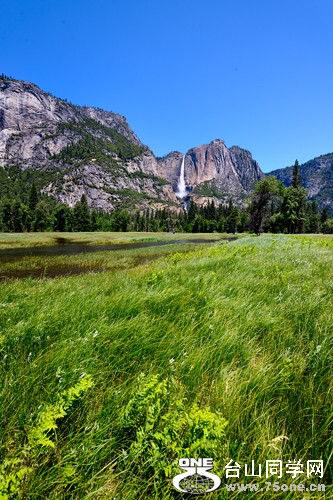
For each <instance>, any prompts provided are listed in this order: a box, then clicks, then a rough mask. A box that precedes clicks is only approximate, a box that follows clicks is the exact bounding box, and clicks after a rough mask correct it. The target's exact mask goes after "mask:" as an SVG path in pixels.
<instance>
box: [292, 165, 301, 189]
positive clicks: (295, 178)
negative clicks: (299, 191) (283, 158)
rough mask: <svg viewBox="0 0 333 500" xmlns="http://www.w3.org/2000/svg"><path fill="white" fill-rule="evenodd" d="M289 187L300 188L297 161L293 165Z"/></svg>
mask: <svg viewBox="0 0 333 500" xmlns="http://www.w3.org/2000/svg"><path fill="white" fill-rule="evenodd" d="M291 185H292V186H293V187H294V188H299V187H302V180H301V174H300V170H299V163H298V160H296V161H295V164H294V166H293V177H292V183H291Z"/></svg>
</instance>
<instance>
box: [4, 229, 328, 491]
mask: <svg viewBox="0 0 333 500" xmlns="http://www.w3.org/2000/svg"><path fill="white" fill-rule="evenodd" d="M332 241H333V240H332V239H329V238H323V239H320V238H315V239H314V238H309V237H294V238H292V237H284V236H261V237H260V238H253V237H246V238H243V239H242V240H239V241H236V242H233V243H229V244H226V243H223V244H222V243H221V244H216V245H215V246H214V247H210V248H200V249H199V250H194V251H193V252H191V253H186V254H182V253H180V252H177V249H176V250H175V253H174V254H172V255H168V256H166V257H162V258H161V259H159V260H157V261H154V262H149V263H146V264H143V265H140V266H137V267H135V268H131V269H125V270H124V269H119V270H113V271H112V272H105V273H103V274H99V275H85V276H80V277H71V278H59V279H55V280H32V279H27V280H23V281H20V282H18V281H12V282H7V283H6V284H4V285H3V286H2V287H1V290H0V315H1V317H0V318H1V319H0V328H1V333H0V335H1V337H0V338H1V344H0V352H1V354H0V360H1V365H0V366H1V393H0V394H1V421H2V425H1V428H2V431H1V434H2V435H1V450H0V451H1V456H2V459H3V460H5V461H6V462H5V464H7V465H5V467H3V468H2V472H1V469H0V479H1V474H2V475H3V477H5V476H6V477H8V476H9V474H12V477H14V478H16V479H17V472H18V471H19V470H20V469H22V468H23V467H26V468H28V469H27V471H25V472H24V474H22V478H19V479H17V482H18V486H17V487H16V489H17V495H18V498H29V499H34V498H36V499H37V498H43V499H44V498H48V499H67V498H68V499H70V498H73V499H84V498H117V499H123V498H124V499H141V498H142V499H144V498H156V499H164V498H165V499H169V498H181V494H179V495H178V493H176V492H174V490H173V488H172V485H171V477H172V475H174V474H178V473H180V470H179V469H178V467H177V460H178V458H181V457H182V454H184V453H195V452H196V450H197V452H198V453H200V456H202V455H203V454H205V453H207V454H208V453H214V456H213V458H214V459H215V465H216V467H215V469H214V470H215V471H217V472H218V473H221V475H223V474H224V466H225V465H226V464H227V463H228V462H229V461H230V460H231V459H232V460H234V461H237V462H238V463H239V464H241V465H243V464H245V463H248V464H250V463H251V460H254V461H255V462H256V463H262V464H264V462H265V461H266V460H268V459H281V460H283V462H284V463H285V462H287V461H288V460H294V459H299V460H301V461H302V462H304V464H305V463H306V461H307V460H310V459H317V460H319V459H322V460H324V465H325V476H324V478H323V479H322V480H321V481H322V482H324V483H326V485H327V487H326V491H327V493H326V497H327V498H331V497H330V495H332V491H333V490H332V489H329V485H330V483H331V481H332V467H331V456H332V449H333V448H332V417H333V411H332V408H333V397H332V387H333V368H332V367H333V334H332V333H333V332H332V330H333V327H332V325H333V309H332V292H333V281H332V277H333V271H332V270H333V253H332V250H333V244H332ZM87 376H89V380H90V378H91V380H92V381H93V386H92V387H90V386H89V388H88V389H87V390H86V391H85V392H84V393H82V394H81V393H80V394H78V396H77V397H76V398H75V400H73V402H72V403H71V405H70V407H68V408H67V409H66V412H65V415H59V414H57V413H54V412H55V411H56V410H54V408H57V409H58V410H59V404H60V403H59V401H62V398H63V397H64V396H63V394H65V393H66V394H67V392H66V391H69V390H70V389H71V388H73V387H77V384H78V383H79V382H80V380H84V378H85V377H87ZM57 405H58V406H57ZM58 410H57V411H58ZM48 411H51V412H52V411H53V413H52V414H53V416H54V415H55V419H54V421H52V419H51V418H50V422H51V423H50V422H49V424H48V425H49V427H48V426H47V425H46V427H45V422H44V420H45V418H44V417H45V412H48ZM43 412H44V413H43ZM41 415H42V416H43V415H44V417H43V418H44V420H42V417H41ZM57 415H58V416H57ZM164 417H167V418H164ZM42 421H43V422H44V424H43V425H44V429H45V433H44V434H45V437H47V438H48V439H50V440H51V441H52V443H53V445H54V446H49V447H48V446H47V445H43V444H42V443H39V444H38V446H37V445H36V446H35V447H30V448H29V451H27V445H28V444H29V435H31V432H32V431H33V432H35V430H36V429H38V428H39V426H41V422H42ZM52 422H53V424H54V423H55V425H56V428H55V427H54V425H52ZM193 422H196V423H195V424H194V423H193ZM214 422H215V425H214ZM226 422H228V423H227V424H226ZM29 433H30V434H29ZM166 436H167V437H166ZM198 436H199V438H198ZM191 440H192V441H191ZM195 443H196V444H195ZM184 456H186V455H184ZM191 456H192V455H191ZM15 460H16V462H15ZM15 474H16V476H15ZM242 474H243V473H241V476H240V477H241V479H240V480H239V482H251V481H250V480H252V479H253V478H245V477H244V474H243V475H242ZM242 479H243V480H242ZM253 480H254V482H260V481H261V482H262V484H264V483H265V481H266V480H267V479H265V478H264V477H263V478H262V479H261V480H260V479H259V478H254V479H253ZM301 481H306V478H305V479H304V477H302V478H301ZM280 482H283V483H290V482H296V480H293V479H291V478H290V477H286V476H284V477H283V479H281V480H280ZM310 482H315V481H314V480H313V479H312V480H311V481H310ZM13 495H14V493H13ZM248 495H249V496H250V494H248ZM272 495H273V493H270V494H269V493H265V492H263V493H259V494H256V497H257V498H271V496H272ZM290 495H291V494H290ZM307 495H308V496H307ZM321 495H322V496H321V497H320V498H324V496H323V494H321ZM211 496H212V497H214V498H234V497H235V498H236V497H237V498H238V496H239V494H237V493H229V494H227V493H226V492H225V490H224V489H223V488H221V489H220V490H218V492H217V493H215V494H212V495H211ZM13 498H14V497H13ZM274 498H293V497H292V496H290V497H289V496H288V494H286V493H275V496H274ZM303 498H312V497H310V493H309V494H305V496H304V497H303ZM316 498H319V494H317V496H316Z"/></svg>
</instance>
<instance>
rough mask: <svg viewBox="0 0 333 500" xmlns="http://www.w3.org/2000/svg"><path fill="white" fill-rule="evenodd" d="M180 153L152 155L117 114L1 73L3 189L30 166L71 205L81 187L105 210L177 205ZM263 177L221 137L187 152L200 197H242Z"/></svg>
mask: <svg viewBox="0 0 333 500" xmlns="http://www.w3.org/2000/svg"><path fill="white" fill-rule="evenodd" d="M182 159H183V154H182V153H179V152H173V153H170V154H169V155H167V156H166V157H164V158H161V159H157V158H156V157H155V155H154V154H153V152H152V151H151V150H150V149H149V148H148V147H147V146H145V145H143V144H142V142H141V141H140V139H139V138H138V137H137V136H136V134H135V133H134V132H133V131H132V129H131V128H130V126H129V125H128V123H127V121H126V119H125V118H124V117H123V116H121V115H119V114H117V113H114V112H111V111H104V110H101V109H97V108H92V107H87V106H76V105H73V104H71V103H68V102H67V101H66V100H63V99H59V98H56V97H54V96H53V95H51V94H49V93H47V92H44V91H42V90H41V89H40V88H39V87H38V86H36V85H34V84H33V83H29V82H25V81H19V80H14V79H8V78H6V77H1V78H0V167H3V169H4V170H3V171H2V172H0V175H2V176H3V179H5V181H6V182H5V184H6V186H7V188H6V189H8V190H9V189H10V182H11V181H10V179H11V176H13V178H12V182H13V183H15V178H14V174H13V172H17V171H29V172H31V173H32V174H33V178H34V179H36V180H37V182H38V183H39V184H38V188H39V189H41V190H42V192H43V193H45V194H47V195H50V196H52V197H54V198H55V199H56V200H57V201H59V202H63V203H65V204H67V205H69V206H74V205H75V203H76V202H77V201H79V199H80V198H81V196H82V194H83V193H84V194H86V196H87V199H88V203H89V206H90V207H93V208H96V209H102V210H105V211H109V210H112V209H113V208H116V207H122V206H123V207H132V208H133V207H138V208H149V207H150V208H154V209H156V208H162V207H166V206H169V207H172V206H173V207H175V208H176V207H180V206H181V204H180V200H179V199H178V198H177V197H176V195H175V190H176V186H177V182H178V179H179V175H180V168H181V163H182ZM7 174H8V175H7ZM262 176H263V173H262V172H261V170H260V168H259V165H258V163H257V162H256V161H255V160H253V158H252V156H251V153H250V152H249V151H246V150H244V149H241V148H240V147H238V146H233V147H231V148H229V149H228V148H227V147H226V145H225V143H224V142H223V141H222V140H220V139H217V140H215V141H212V142H211V143H209V144H205V145H202V146H199V147H195V148H192V149H191V150H189V151H188V152H187V153H186V154H185V182H186V184H187V186H188V192H189V194H190V196H192V197H193V198H194V199H195V201H197V202H198V203H206V202H207V200H208V199H214V200H215V201H216V203H221V202H227V201H228V200H229V199H230V198H231V199H233V200H234V201H235V202H236V203H239V202H242V200H243V201H244V199H245V198H246V197H247V196H248V194H249V192H250V190H251V188H252V187H253V184H254V182H255V181H256V180H258V179H259V178H260V177H262ZM1 193H2V195H3V194H4V191H3V190H2V191H0V196H1ZM5 194H6V192H5Z"/></svg>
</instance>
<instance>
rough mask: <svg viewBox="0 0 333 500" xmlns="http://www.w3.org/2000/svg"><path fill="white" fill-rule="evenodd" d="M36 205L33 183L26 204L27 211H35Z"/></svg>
mask: <svg viewBox="0 0 333 500" xmlns="http://www.w3.org/2000/svg"><path fill="white" fill-rule="evenodd" d="M37 203H38V193H37V189H36V186H35V183H33V184H32V186H31V189H30V193H29V202H28V206H29V209H30V210H32V211H33V210H35V208H36V205H37Z"/></svg>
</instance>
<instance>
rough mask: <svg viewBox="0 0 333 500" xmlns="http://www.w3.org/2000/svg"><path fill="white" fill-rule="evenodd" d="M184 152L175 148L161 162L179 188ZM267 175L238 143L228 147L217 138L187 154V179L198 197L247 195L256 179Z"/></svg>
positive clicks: (165, 173)
mask: <svg viewBox="0 0 333 500" xmlns="http://www.w3.org/2000/svg"><path fill="white" fill-rule="evenodd" d="M182 158H183V155H182V154H181V153H177V152H173V153H170V154H169V155H167V156H166V157H164V158H162V159H161V160H160V161H159V162H158V165H159V175H161V176H162V175H163V174H164V176H166V177H167V179H168V180H169V181H170V182H171V183H172V186H173V188H174V189H175V187H176V185H177V181H178V178H179V174H180V168H181V162H182ZM262 176H263V173H262V172H261V170H260V168H259V165H258V163H257V162H256V161H254V160H253V158H252V155H251V153H250V152H249V151H246V150H245V149H241V148H239V147H238V146H233V147H231V148H229V149H228V148H227V147H226V145H225V143H224V141H222V140H220V139H217V140H215V141H212V142H211V143H210V144H204V145H203V146H199V147H196V148H193V149H190V150H189V151H188V152H187V153H186V155H185V183H186V185H187V186H188V189H189V191H190V192H191V191H193V195H194V197H196V194H197V195H204V196H205V197H216V198H217V199H221V200H225V199H226V198H230V197H231V198H233V199H234V200H239V199H242V198H244V197H245V196H246V195H247V194H248V193H249V191H250V190H251V188H252V187H253V184H254V183H255V181H257V180H258V179H260V178H261V177H262Z"/></svg>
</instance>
